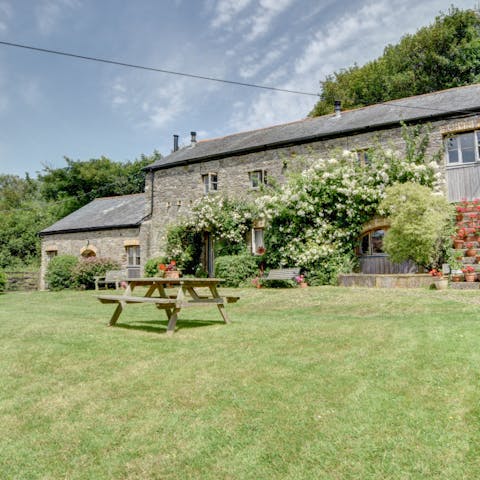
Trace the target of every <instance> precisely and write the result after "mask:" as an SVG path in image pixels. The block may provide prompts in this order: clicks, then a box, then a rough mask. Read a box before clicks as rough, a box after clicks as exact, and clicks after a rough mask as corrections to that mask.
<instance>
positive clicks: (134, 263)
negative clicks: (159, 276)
mask: <svg viewBox="0 0 480 480" xmlns="http://www.w3.org/2000/svg"><path fill="white" fill-rule="evenodd" d="M126 249H127V261H128V266H129V267H139V266H140V246H139V245H133V246H131V247H126Z"/></svg>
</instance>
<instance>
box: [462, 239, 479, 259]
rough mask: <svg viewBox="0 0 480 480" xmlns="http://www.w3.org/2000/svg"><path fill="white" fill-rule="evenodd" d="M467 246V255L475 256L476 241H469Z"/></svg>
mask: <svg viewBox="0 0 480 480" xmlns="http://www.w3.org/2000/svg"><path fill="white" fill-rule="evenodd" d="M465 248H466V249H467V250H466V251H465V256H466V257H474V256H475V255H476V254H477V249H476V248H475V243H474V242H467V243H466V244H465Z"/></svg>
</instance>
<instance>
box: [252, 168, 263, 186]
mask: <svg viewBox="0 0 480 480" xmlns="http://www.w3.org/2000/svg"><path fill="white" fill-rule="evenodd" d="M249 176H250V186H251V187H252V188H260V187H261V186H262V185H266V184H267V172H266V171H265V170H254V171H253V172H250V173H249Z"/></svg>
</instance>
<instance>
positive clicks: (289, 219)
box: [257, 147, 445, 270]
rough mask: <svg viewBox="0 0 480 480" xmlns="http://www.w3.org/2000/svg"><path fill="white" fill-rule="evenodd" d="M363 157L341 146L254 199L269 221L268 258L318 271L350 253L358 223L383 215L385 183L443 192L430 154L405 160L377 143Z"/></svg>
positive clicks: (439, 177) (436, 167)
mask: <svg viewBox="0 0 480 480" xmlns="http://www.w3.org/2000/svg"><path fill="white" fill-rule="evenodd" d="M368 158H369V164H368V165H360V163H359V162H358V159H357V155H356V153H355V152H349V151H344V152H342V153H339V154H337V155H336V156H332V157H331V158H328V159H316V160H312V161H311V165H310V167H308V168H307V169H306V170H304V171H303V172H301V173H298V174H296V175H293V176H292V177H291V178H290V180H289V181H288V182H287V183H286V184H285V185H284V186H282V187H280V189H279V190H278V191H277V192H275V193H274V194H271V195H265V196H263V197H261V198H259V199H258V200H257V208H258V211H259V212H260V214H261V216H263V217H264V218H265V220H267V222H268V229H267V231H266V238H265V242H266V258H267V262H268V263H270V264H272V265H296V266H300V267H303V268H304V269H306V270H319V269H321V268H322V264H326V263H331V259H332V256H345V255H347V256H348V255H350V256H352V257H353V256H354V255H353V254H354V249H355V246H356V242H357V239H358V236H359V234H360V232H361V229H362V226H363V225H364V224H365V223H366V222H368V221H369V220H371V219H372V218H373V217H374V216H375V215H382V214H385V212H382V211H381V210H379V204H380V202H381V200H382V199H383V198H384V196H385V189H386V187H387V186H389V185H393V184H395V183H404V182H416V183H419V184H421V185H426V186H428V187H430V188H432V189H433V190H434V191H435V192H437V193H438V194H440V193H441V192H442V191H444V188H445V186H444V178H443V175H442V174H441V168H440V165H439V164H438V163H437V162H436V161H434V160H433V159H432V160H429V161H420V160H419V158H418V157H415V158H412V159H410V160H409V159H405V158H402V156H401V155H400V153H398V152H394V151H392V150H389V149H382V148H380V147H377V148H376V149H375V150H371V151H369V155H368ZM422 158H425V157H422ZM341 263H343V264H345V262H341ZM347 263H348V262H347Z"/></svg>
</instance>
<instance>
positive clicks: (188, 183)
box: [145, 119, 474, 257]
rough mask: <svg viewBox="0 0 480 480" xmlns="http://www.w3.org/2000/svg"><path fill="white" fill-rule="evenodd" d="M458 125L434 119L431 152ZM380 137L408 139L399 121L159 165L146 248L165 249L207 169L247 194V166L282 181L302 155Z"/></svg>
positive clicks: (400, 143)
mask: <svg viewBox="0 0 480 480" xmlns="http://www.w3.org/2000/svg"><path fill="white" fill-rule="evenodd" d="M473 121H474V120H473V119H471V120H468V121H466V120H463V121H462V122H461V125H462V128H465V127H466V125H467V123H468V122H470V123H468V125H470V124H471V123H472V122H473ZM459 125H460V123H459V121H458V120H451V121H448V120H442V121H438V122H435V123H432V124H431V129H432V131H431V134H430V145H429V148H428V151H429V153H430V154H433V153H436V152H438V151H443V149H444V146H443V142H444V135H445V133H446V132H453V131H457V129H458V126H459ZM472 125H473V124H472ZM376 143H380V144H382V145H384V146H386V147H390V148H392V149H394V150H400V151H403V150H404V149H405V142H404V140H403V138H402V128H401V127H395V128H389V129H385V130H380V131H372V132H368V133H361V134H356V135H351V136H347V135H344V136H342V137H339V138H331V139H327V140H323V141H317V142H311V143H306V144H303V145H296V146H291V147H283V148H276V149H268V150H264V151H261V152H253V153H249V154H245V155H238V156H231V157H228V156H227V157H225V158H221V159H217V160H210V161H203V162H198V163H191V164H189V165H184V166H172V167H170V168H168V169H161V170H156V171H155V172H154V175H153V181H152V177H150V178H149V179H148V180H147V182H146V187H145V189H146V195H147V197H148V198H151V199H152V200H151V201H152V216H151V218H152V220H151V230H150V239H149V241H150V247H149V248H148V249H146V250H145V251H146V252H147V254H148V256H149V257H152V256H157V255H161V254H164V246H165V233H166V231H167V229H168V225H170V224H171V223H175V222H176V221H178V219H179V218H181V217H182V216H185V215H188V213H189V211H190V207H191V205H192V203H193V202H194V201H195V200H196V199H198V198H200V197H201V196H203V195H204V186H203V183H202V175H204V174H208V173H216V174H217V175H218V193H220V194H228V195H229V196H233V197H237V198H245V197H248V196H249V195H252V193H253V190H252V188H251V187H250V179H249V172H252V171H255V170H261V169H262V170H265V171H267V173H268V178H269V179H274V180H275V181H276V182H278V183H283V182H284V181H285V178H286V175H287V173H288V169H289V166H291V164H292V162H293V161H295V159H298V158H299V157H303V158H305V159H306V161H307V162H308V160H314V159H317V158H321V157H326V156H328V155H329V154H330V152H331V151H332V150H351V151H356V150H365V149H368V148H370V147H372V146H374V145H375V144H376ZM187 148H195V147H187ZM366 168H368V167H366ZM152 183H153V195H152Z"/></svg>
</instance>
